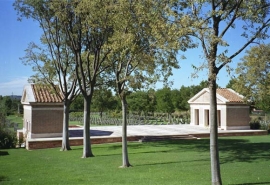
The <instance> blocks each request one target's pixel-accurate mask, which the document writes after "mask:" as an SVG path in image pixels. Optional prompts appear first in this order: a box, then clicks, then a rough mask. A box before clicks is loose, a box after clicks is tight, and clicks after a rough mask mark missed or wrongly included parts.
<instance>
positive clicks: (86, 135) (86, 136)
mask: <svg viewBox="0 0 270 185" xmlns="http://www.w3.org/2000/svg"><path fill="white" fill-rule="evenodd" d="M90 103H91V97H90V96H87V97H86V98H84V116H83V119H84V120H83V123H84V129H83V156H82V158H87V157H94V155H93V153H92V149H91V140H90Z"/></svg>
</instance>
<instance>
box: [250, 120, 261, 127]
mask: <svg viewBox="0 0 270 185" xmlns="http://www.w3.org/2000/svg"><path fill="white" fill-rule="evenodd" d="M260 121H261V117H256V118H251V121H250V122H249V125H250V129H259V128H260Z"/></svg>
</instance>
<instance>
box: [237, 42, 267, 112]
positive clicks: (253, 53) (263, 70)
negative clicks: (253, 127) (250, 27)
mask: <svg viewBox="0 0 270 185" xmlns="http://www.w3.org/2000/svg"><path fill="white" fill-rule="evenodd" d="M241 60H242V62H240V63H239V64H238V66H237V69H236V74H237V75H238V76H237V77H236V78H235V79H234V80H235V82H234V84H233V85H232V86H233V88H234V89H235V90H237V91H238V92H240V93H241V94H243V95H244V96H245V97H246V99H247V100H248V101H251V102H254V103H255V106H256V107H257V108H258V109H263V110H265V111H270V44H267V45H265V44H262V45H258V46H254V47H252V48H251V49H250V50H248V51H247V52H246V55H245V56H244V57H243V58H242V59H241Z"/></svg>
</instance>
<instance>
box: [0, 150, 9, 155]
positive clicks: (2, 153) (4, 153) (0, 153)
mask: <svg viewBox="0 0 270 185" xmlns="http://www.w3.org/2000/svg"><path fill="white" fill-rule="evenodd" d="M3 155H9V153H8V152H7V151H0V156H3Z"/></svg>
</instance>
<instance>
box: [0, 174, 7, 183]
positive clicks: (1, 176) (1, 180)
mask: <svg viewBox="0 0 270 185" xmlns="http://www.w3.org/2000/svg"><path fill="white" fill-rule="evenodd" d="M3 181H8V177H7V176H4V175H0V182H3Z"/></svg>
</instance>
